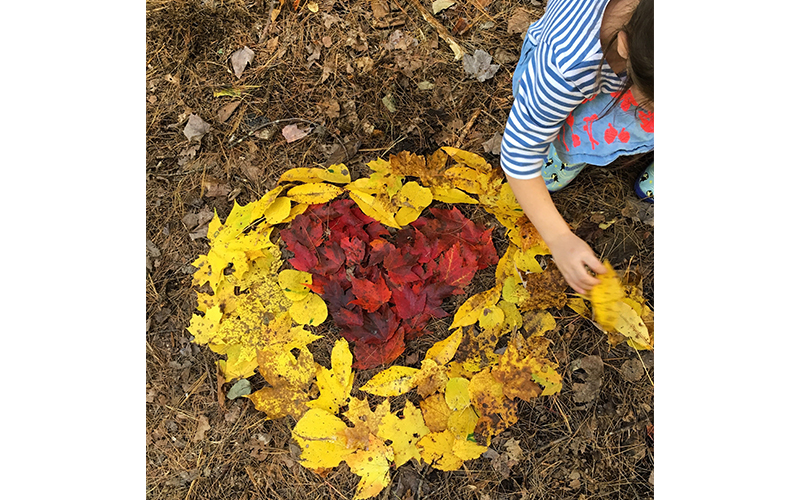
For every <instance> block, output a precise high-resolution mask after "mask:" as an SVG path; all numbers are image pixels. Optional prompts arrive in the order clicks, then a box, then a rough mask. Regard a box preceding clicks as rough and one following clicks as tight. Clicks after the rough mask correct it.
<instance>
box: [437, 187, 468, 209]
mask: <svg viewBox="0 0 800 500" xmlns="http://www.w3.org/2000/svg"><path fill="white" fill-rule="evenodd" d="M430 189H431V195H432V196H433V199H434V200H436V201H441V202H444V203H469V204H471V205H474V204H477V203H479V202H478V200H476V199H475V198H473V197H472V196H470V195H468V194H467V193H465V192H464V191H462V190H460V189H458V188H455V187H447V186H431V188H430Z"/></svg>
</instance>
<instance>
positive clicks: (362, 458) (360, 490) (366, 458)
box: [344, 435, 394, 500]
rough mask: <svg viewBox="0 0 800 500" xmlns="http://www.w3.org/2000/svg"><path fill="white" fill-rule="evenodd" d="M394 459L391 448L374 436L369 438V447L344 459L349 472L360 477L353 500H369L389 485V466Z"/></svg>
mask: <svg viewBox="0 0 800 500" xmlns="http://www.w3.org/2000/svg"><path fill="white" fill-rule="evenodd" d="M393 459H394V454H393V452H392V448H390V447H388V446H386V445H385V444H384V443H383V442H382V441H381V440H380V439H378V438H376V437H375V436H372V435H370V436H369V446H368V448H367V449H364V450H357V451H355V452H354V453H352V454H351V455H348V456H346V457H345V459H344V460H345V462H347V465H348V466H349V467H350V471H351V472H352V473H353V474H356V475H358V476H360V477H361V480H360V481H359V483H358V486H357V487H356V495H355V496H354V497H353V499H354V500H359V499H363V498H371V497H374V496H376V495H377V494H378V493H380V492H381V491H383V489H384V488H385V487H386V486H388V485H389V480H390V476H389V464H390V461H392V460H393Z"/></svg>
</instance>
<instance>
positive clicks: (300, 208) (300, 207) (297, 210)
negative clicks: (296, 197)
mask: <svg viewBox="0 0 800 500" xmlns="http://www.w3.org/2000/svg"><path fill="white" fill-rule="evenodd" d="M308 207H309V205H308V204H307V203H297V204H295V205H294V206H293V207H292V208H291V210H289V215H287V216H286V218H285V219H283V220H282V221H280V222H279V223H278V224H286V223H287V222H292V221H293V220H294V218H295V217H297V216H298V215H300V214H302V213H303V212H305V211H306V209H307V208H308Z"/></svg>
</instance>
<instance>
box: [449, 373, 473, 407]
mask: <svg viewBox="0 0 800 500" xmlns="http://www.w3.org/2000/svg"><path fill="white" fill-rule="evenodd" d="M444 399H445V401H446V402H447V406H449V407H450V409H451V410H453V411H457V410H463V409H464V408H466V407H467V406H469V380H467V379H465V378H461V377H457V378H451V379H450V380H448V381H447V387H446V388H445V391H444Z"/></svg>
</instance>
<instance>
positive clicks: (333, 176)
mask: <svg viewBox="0 0 800 500" xmlns="http://www.w3.org/2000/svg"><path fill="white" fill-rule="evenodd" d="M320 170H322V172H320V173H319V178H320V179H322V180H323V181H326V182H333V183H334V184H347V183H349V182H350V170H349V169H348V168H347V167H346V166H345V165H344V164H343V163H337V164H336V165H331V166H329V167H326V168H323V169H320Z"/></svg>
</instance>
